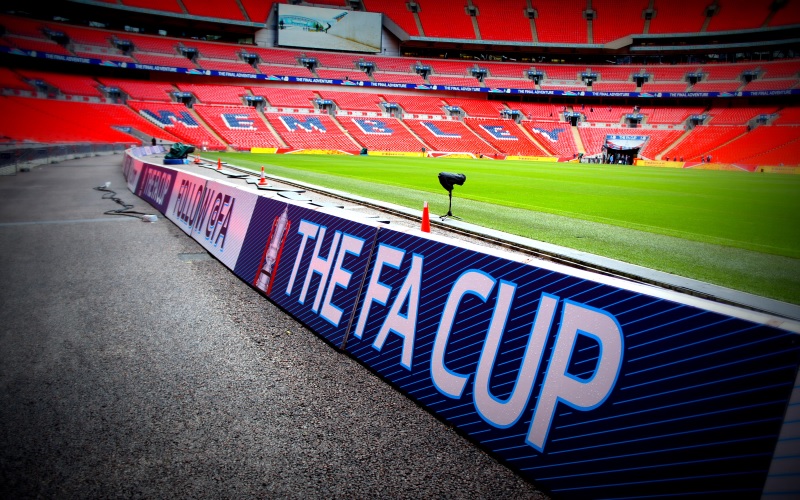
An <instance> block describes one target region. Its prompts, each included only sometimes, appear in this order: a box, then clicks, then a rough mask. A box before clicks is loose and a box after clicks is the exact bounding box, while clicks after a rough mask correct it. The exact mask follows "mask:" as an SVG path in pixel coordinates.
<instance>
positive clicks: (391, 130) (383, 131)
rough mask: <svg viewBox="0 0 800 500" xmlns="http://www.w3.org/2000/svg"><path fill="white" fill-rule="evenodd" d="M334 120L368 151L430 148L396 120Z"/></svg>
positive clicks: (348, 118)
mask: <svg viewBox="0 0 800 500" xmlns="http://www.w3.org/2000/svg"><path fill="white" fill-rule="evenodd" d="M336 119H337V120H338V121H339V123H341V124H342V126H343V127H344V128H346V129H347V131H348V132H349V133H350V135H351V136H353V137H354V138H355V139H356V140H357V141H358V142H359V143H361V144H362V145H364V147H366V148H367V149H369V150H370V151H406V152H419V151H421V150H422V148H423V147H424V148H430V146H428V145H427V144H424V143H422V142H420V141H419V139H417V138H416V137H415V136H414V135H413V134H412V133H411V132H409V131H408V129H406V128H405V127H404V126H403V124H402V122H401V121H400V120H398V119H396V118H385V117H381V118H373V117H356V116H342V115H337V116H336Z"/></svg>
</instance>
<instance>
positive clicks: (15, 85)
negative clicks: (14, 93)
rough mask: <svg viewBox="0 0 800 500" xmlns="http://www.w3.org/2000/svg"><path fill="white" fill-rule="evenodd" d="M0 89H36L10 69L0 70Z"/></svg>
mask: <svg viewBox="0 0 800 500" xmlns="http://www.w3.org/2000/svg"><path fill="white" fill-rule="evenodd" d="M0 88H2V89H9V90H25V91H33V90H35V87H34V86H32V85H30V84H29V83H28V82H26V81H25V80H23V79H22V78H21V77H20V76H19V75H18V74H17V73H15V72H14V71H12V70H10V69H8V68H0Z"/></svg>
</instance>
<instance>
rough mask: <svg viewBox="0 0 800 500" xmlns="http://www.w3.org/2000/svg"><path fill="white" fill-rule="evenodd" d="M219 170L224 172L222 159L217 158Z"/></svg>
mask: <svg viewBox="0 0 800 500" xmlns="http://www.w3.org/2000/svg"><path fill="white" fill-rule="evenodd" d="M217 170H222V158H217Z"/></svg>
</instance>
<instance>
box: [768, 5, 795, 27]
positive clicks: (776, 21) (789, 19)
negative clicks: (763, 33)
mask: <svg viewBox="0 0 800 500" xmlns="http://www.w3.org/2000/svg"><path fill="white" fill-rule="evenodd" d="M779 12H780V13H779V14H778V15H775V16H772V17H771V18H770V20H769V23H768V24H769V26H789V25H792V24H800V2H788V3H787V4H786V5H784V7H783V8H782V9H781V10H780V11H779Z"/></svg>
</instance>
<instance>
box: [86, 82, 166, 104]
mask: <svg viewBox="0 0 800 500" xmlns="http://www.w3.org/2000/svg"><path fill="white" fill-rule="evenodd" d="M99 80H100V83H102V84H103V85H105V86H107V87H117V88H119V89H120V90H121V91H123V92H124V93H125V94H127V95H128V97H129V98H130V99H134V100H137V101H160V102H170V101H172V96H171V95H170V94H171V93H172V92H175V91H176V90H177V89H176V88H175V87H174V86H173V85H172V84H170V83H158V82H140V81H135V80H123V79H119V78H100V79H99Z"/></svg>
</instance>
